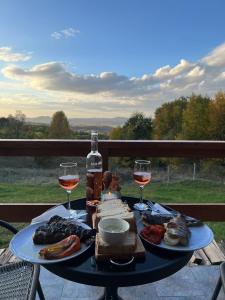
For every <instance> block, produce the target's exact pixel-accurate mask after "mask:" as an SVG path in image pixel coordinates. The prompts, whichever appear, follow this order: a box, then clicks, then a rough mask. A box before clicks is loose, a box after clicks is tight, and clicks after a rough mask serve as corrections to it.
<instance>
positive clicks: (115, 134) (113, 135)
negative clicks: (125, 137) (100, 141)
mask: <svg viewBox="0 0 225 300" xmlns="http://www.w3.org/2000/svg"><path fill="white" fill-rule="evenodd" d="M109 139H111V140H122V128H121V127H120V126H118V127H115V128H113V129H112V130H111V131H110V133H109Z"/></svg>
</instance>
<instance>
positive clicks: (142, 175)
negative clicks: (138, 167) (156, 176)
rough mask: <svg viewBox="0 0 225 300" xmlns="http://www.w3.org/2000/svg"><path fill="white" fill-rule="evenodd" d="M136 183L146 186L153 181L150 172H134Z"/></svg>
mask: <svg viewBox="0 0 225 300" xmlns="http://www.w3.org/2000/svg"><path fill="white" fill-rule="evenodd" d="M133 178H134V181H135V182H136V183H137V184H139V185H146V184H147V183H149V182H150V180H151V174H150V173H148V172H134V174H133Z"/></svg>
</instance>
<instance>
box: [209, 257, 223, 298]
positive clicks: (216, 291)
mask: <svg viewBox="0 0 225 300" xmlns="http://www.w3.org/2000/svg"><path fill="white" fill-rule="evenodd" d="M221 286H223V291H224V294H225V262H223V263H222V264H221V265H220V277H219V279H218V281H217V284H216V288H215V290H214V292H213V296H212V299H211V300H216V299H217V297H218V295H219V292H220V289H221Z"/></svg>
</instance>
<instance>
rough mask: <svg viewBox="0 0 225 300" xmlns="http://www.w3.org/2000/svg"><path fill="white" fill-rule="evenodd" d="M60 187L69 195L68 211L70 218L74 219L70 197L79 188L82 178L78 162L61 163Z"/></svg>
mask: <svg viewBox="0 0 225 300" xmlns="http://www.w3.org/2000/svg"><path fill="white" fill-rule="evenodd" d="M58 180H59V185H60V186H61V187H62V188H63V189H64V190H65V191H66V193H67V202H68V205H67V209H68V210H69V213H70V217H73V215H74V212H75V211H74V210H72V209H71V206H70V195H71V191H72V190H73V189H74V188H76V187H77V185H78V183H79V181H80V177H79V173H78V170H77V163H76V162H66V163H61V164H60V166H59V178H58Z"/></svg>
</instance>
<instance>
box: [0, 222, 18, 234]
mask: <svg viewBox="0 0 225 300" xmlns="http://www.w3.org/2000/svg"><path fill="white" fill-rule="evenodd" d="M0 226H1V227H3V228H6V229H8V230H9V231H11V232H12V233H14V234H16V233H17V232H18V230H17V229H16V228H15V227H14V226H13V225H11V224H9V223H8V222H6V221H3V220H0Z"/></svg>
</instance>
